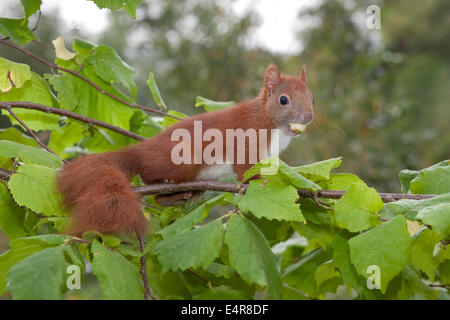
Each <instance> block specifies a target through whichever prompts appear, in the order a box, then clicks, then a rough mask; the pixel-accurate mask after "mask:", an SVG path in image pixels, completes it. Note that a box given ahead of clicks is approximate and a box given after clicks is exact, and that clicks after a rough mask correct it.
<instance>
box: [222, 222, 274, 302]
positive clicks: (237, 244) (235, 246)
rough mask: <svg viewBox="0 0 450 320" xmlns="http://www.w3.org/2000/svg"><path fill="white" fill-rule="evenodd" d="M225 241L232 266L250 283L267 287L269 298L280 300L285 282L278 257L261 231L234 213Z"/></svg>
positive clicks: (228, 225)
mask: <svg viewBox="0 0 450 320" xmlns="http://www.w3.org/2000/svg"><path fill="white" fill-rule="evenodd" d="M225 243H226V244H227V246H228V250H229V251H228V252H229V259H230V265H231V267H233V268H234V269H235V270H236V271H237V272H238V273H239V274H240V275H241V277H242V279H244V281H246V282H247V283H249V284H252V283H255V284H257V285H259V286H262V287H268V290H267V295H266V298H267V299H279V298H280V295H281V288H282V281H281V276H280V272H279V270H278V266H277V262H276V257H275V255H274V254H273V253H272V251H271V250H270V247H269V244H268V243H267V240H266V239H265V238H264V236H263V234H262V233H261V231H259V230H258V228H256V227H255V225H254V224H253V223H251V222H250V221H249V220H247V219H245V218H242V217H241V216H239V215H237V214H235V215H233V216H232V217H231V218H230V220H229V221H228V224H227V230H226V233H225Z"/></svg>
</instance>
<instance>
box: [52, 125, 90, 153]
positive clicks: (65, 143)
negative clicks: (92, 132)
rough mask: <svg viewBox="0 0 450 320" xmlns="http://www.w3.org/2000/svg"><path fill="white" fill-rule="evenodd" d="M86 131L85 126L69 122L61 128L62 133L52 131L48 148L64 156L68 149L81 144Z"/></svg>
mask: <svg viewBox="0 0 450 320" xmlns="http://www.w3.org/2000/svg"><path fill="white" fill-rule="evenodd" d="M85 130H86V127H85V125H82V124H80V123H78V122H75V121H68V123H67V124H66V125H65V126H64V127H62V128H61V130H60V131H61V132H58V131H52V132H51V133H50V141H49V142H48V147H49V148H50V149H51V150H53V151H54V152H56V153H57V154H61V155H62V154H64V153H65V151H66V149H67V148H70V147H72V146H73V145H74V144H75V143H77V142H80V141H81V140H82V139H83V137H84V132H85Z"/></svg>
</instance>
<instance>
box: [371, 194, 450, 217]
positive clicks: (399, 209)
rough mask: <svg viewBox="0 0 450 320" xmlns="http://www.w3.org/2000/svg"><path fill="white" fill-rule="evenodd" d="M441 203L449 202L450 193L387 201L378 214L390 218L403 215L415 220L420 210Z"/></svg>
mask: <svg viewBox="0 0 450 320" xmlns="http://www.w3.org/2000/svg"><path fill="white" fill-rule="evenodd" d="M441 203H450V193H444V194H441V195H438V196H436V197H433V198H430V199H423V200H413V199H401V200H398V201H395V202H389V203H386V204H385V205H384V207H383V209H382V210H381V212H380V216H381V217H383V218H388V219H390V218H393V217H395V216H397V215H404V216H405V217H406V218H407V219H409V220H415V219H416V216H417V214H418V213H419V211H420V210H422V209H424V208H426V207H430V206H434V205H437V204H441Z"/></svg>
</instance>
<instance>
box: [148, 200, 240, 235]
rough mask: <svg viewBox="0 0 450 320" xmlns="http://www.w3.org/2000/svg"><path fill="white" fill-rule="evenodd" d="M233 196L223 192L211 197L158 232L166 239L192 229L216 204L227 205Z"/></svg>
mask: <svg viewBox="0 0 450 320" xmlns="http://www.w3.org/2000/svg"><path fill="white" fill-rule="evenodd" d="M230 198H231V194H230V193H222V194H220V195H218V196H216V197H214V198H211V199H209V200H208V201H206V202H205V203H203V204H201V205H200V206H198V207H197V208H195V209H194V210H193V211H191V212H190V213H189V214H187V215H185V216H184V217H182V218H180V219H178V220H176V221H175V222H174V223H172V224H170V225H169V226H167V227H165V228H163V229H161V230H159V231H158V232H157V233H159V234H161V235H162V237H163V238H164V239H167V238H169V237H172V236H175V235H178V234H182V233H185V232H187V231H189V230H191V229H192V227H193V226H195V225H196V224H197V223H200V222H201V221H202V220H203V219H204V218H205V217H206V216H208V213H209V210H210V209H211V208H212V207H214V206H216V205H227V204H229V200H230Z"/></svg>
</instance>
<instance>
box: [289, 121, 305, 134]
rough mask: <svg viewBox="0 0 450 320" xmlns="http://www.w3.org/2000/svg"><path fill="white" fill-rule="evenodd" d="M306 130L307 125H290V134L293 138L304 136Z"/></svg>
mask: <svg viewBox="0 0 450 320" xmlns="http://www.w3.org/2000/svg"><path fill="white" fill-rule="evenodd" d="M305 130H306V124H301V123H289V129H288V133H289V134H290V135H291V136H294V137H295V136H296V135H298V134H302V133H303V132H305Z"/></svg>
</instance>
